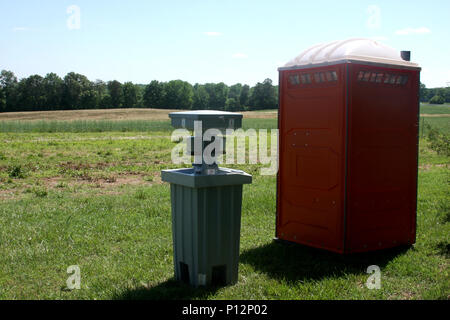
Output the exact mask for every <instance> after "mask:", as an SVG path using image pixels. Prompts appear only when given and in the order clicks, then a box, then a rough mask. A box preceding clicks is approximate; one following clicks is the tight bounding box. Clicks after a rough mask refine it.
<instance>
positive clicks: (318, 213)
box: [276, 65, 345, 252]
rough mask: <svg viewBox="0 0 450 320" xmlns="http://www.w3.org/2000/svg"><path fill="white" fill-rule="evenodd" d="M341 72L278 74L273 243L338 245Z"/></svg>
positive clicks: (341, 208) (341, 205) (341, 191)
mask: <svg viewBox="0 0 450 320" xmlns="http://www.w3.org/2000/svg"><path fill="white" fill-rule="evenodd" d="M344 71H345V66H344V65H336V66H328V67H322V68H311V69H307V70H292V71H282V72H281V73H280V112H279V129H280V141H279V142H280V143H279V146H280V159H279V173H278V186H277V187H278V200H277V201H278V203H277V205H278V209H277V234H276V235H277V237H278V238H279V239H283V240H288V241H293V242H297V243H303V244H308V245H311V246H316V247H320V248H326V249H329V250H334V251H338V252H342V251H343V241H344V216H343V214H344V201H343V200H344V166H345V154H344V153H345V139H344V138H345V90H344V88H345V86H344V81H345V74H344Z"/></svg>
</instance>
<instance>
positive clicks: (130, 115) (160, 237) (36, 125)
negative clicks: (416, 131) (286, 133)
mask: <svg viewBox="0 0 450 320" xmlns="http://www.w3.org/2000/svg"><path fill="white" fill-rule="evenodd" d="M444 107H445V108H448V106H444ZM445 110H448V109H442V108H441V107H436V108H435V107H434V106H426V105H424V106H422V113H425V114H427V115H428V114H433V115H441V116H432V117H428V116H426V117H424V120H422V121H425V123H428V124H430V125H431V126H433V127H436V128H439V130H441V131H442V132H444V133H446V134H450V124H449V122H450V118H449V117H448V114H450V111H449V112H444V111H445ZM70 112H73V111H66V112H57V113H58V115H55V114H53V116H49V114H45V113H44V114H42V113H41V114H39V115H37V114H31V113H23V114H20V115H19V114H8V115H5V114H0V299H449V298H450V277H449V274H448V270H449V255H450V192H449V191H450V189H449V181H450V174H449V173H450V171H449V157H448V156H446V155H442V154H437V153H436V151H435V150H433V149H432V148H431V147H430V146H431V145H430V141H428V140H427V139H426V137H427V131H426V130H424V132H423V138H421V139H420V159H419V196H418V232H417V243H416V244H415V245H414V246H413V247H411V248H400V249H393V250H386V251H382V252H377V253H367V254H357V255H350V256H340V255H337V254H333V253H328V252H324V251H320V250H315V249H310V248H306V247H302V246H291V245H280V244H277V243H273V242H272V238H273V236H274V233H275V190H276V188H275V177H274V176H260V175H259V174H258V173H259V168H260V167H261V165H260V164H256V165H240V166H235V167H238V168H240V169H242V170H245V171H247V172H249V173H251V174H253V175H254V180H253V183H252V184H251V185H246V186H245V187H244V195H243V207H242V229H241V253H240V265H239V281H238V283H237V284H236V285H233V286H227V287H219V288H200V289H193V288H190V287H189V286H186V285H184V284H180V283H178V282H176V281H174V280H173V261H172V235H171V232H172V231H171V216H170V192H169V186H168V185H167V184H165V183H162V182H161V178H160V170H162V169H166V168H174V167H176V165H173V164H172V163H171V161H170V152H171V149H172V147H173V143H172V142H170V139H169V137H170V133H171V127H170V124H169V122H168V121H167V120H164V119H167V118H165V117H167V111H163V110H158V111H155V112H153V111H152V110H150V111H149V110H137V111H136V110H135V109H133V110H125V111H124V110H119V111H113V112H112V114H111V113H109V111H105V110H102V111H101V112H99V113H100V114H101V115H99V116H98V117H94V116H93V114H95V113H97V111H95V112H93V113H89V112H88V111H86V112H87V113H83V114H80V115H78V116H77V114H76V113H72V114H71V115H68V113H70ZM140 112H142V113H140ZM152 112H153V113H154V116H152ZM119 114H120V116H119ZM68 119H70V121H68ZM423 123H424V122H421V124H423ZM244 127H245V128H250V127H253V128H269V129H270V128H276V127H277V123H276V111H266V112H250V113H246V114H245V119H244ZM421 129H422V128H421ZM373 264H375V265H378V266H380V268H381V281H382V282H381V284H382V287H381V289H380V290H369V289H367V288H366V287H365V282H366V280H367V278H368V277H369V275H368V274H367V273H366V269H367V267H368V266H369V265H373ZM71 265H79V266H80V269H81V289H80V290H72V291H70V290H67V288H66V280H67V278H68V277H69V274H67V271H66V270H67V268H68V267H69V266H71Z"/></svg>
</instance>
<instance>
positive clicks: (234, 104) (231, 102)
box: [225, 98, 240, 111]
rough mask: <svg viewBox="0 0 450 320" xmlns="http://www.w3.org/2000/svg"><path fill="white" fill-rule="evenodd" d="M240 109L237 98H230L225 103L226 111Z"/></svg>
mask: <svg viewBox="0 0 450 320" xmlns="http://www.w3.org/2000/svg"><path fill="white" fill-rule="evenodd" d="M239 109H240V104H239V100H237V99H235V98H228V99H227V102H226V103H225V111H238V110H239Z"/></svg>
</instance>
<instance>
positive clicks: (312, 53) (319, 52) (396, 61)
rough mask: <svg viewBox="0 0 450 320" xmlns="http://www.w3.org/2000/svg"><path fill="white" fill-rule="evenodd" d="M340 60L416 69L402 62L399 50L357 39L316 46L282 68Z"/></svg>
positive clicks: (413, 64) (373, 41)
mask: <svg viewBox="0 0 450 320" xmlns="http://www.w3.org/2000/svg"><path fill="white" fill-rule="evenodd" d="M342 60H356V61H366V62H373V63H383V64H393V65H401V66H407V67H416V68H417V67H418V64H417V63H413V62H410V61H405V60H403V59H402V57H401V55H400V51H399V50H396V49H394V48H391V47H389V46H387V45H385V44H382V43H380V42H378V41H376V40H372V39H364V38H357V39H347V40H340V41H333V42H328V43H321V44H317V45H315V46H312V47H310V48H309V49H307V50H305V51H303V52H302V53H301V54H300V55H298V56H297V57H295V58H294V59H292V60H291V61H289V62H288V63H286V64H285V65H284V66H283V67H282V68H291V67H296V66H307V65H312V64H327V63H333V62H338V61H342Z"/></svg>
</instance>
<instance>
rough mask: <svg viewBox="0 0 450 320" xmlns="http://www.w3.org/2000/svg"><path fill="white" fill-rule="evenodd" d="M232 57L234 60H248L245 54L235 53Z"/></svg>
mask: <svg viewBox="0 0 450 320" xmlns="http://www.w3.org/2000/svg"><path fill="white" fill-rule="evenodd" d="M231 57H233V58H234V59H246V58H248V55H246V54H245V53H235V54H233V55H232V56H231Z"/></svg>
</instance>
